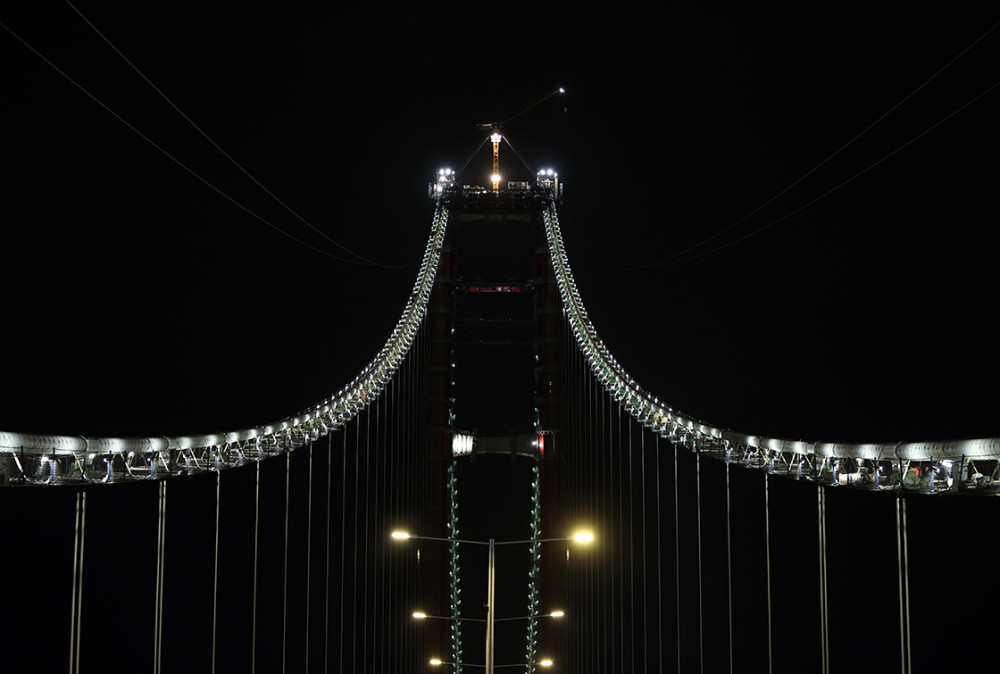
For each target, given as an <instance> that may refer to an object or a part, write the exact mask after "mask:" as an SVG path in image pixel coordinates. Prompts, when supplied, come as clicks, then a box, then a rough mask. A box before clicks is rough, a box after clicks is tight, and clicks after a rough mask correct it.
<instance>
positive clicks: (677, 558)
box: [670, 441, 681, 672]
mask: <svg viewBox="0 0 1000 674" xmlns="http://www.w3.org/2000/svg"><path fill="white" fill-rule="evenodd" d="M670 444H671V446H672V447H673V448H674V577H675V581H676V582H675V590H676V592H677V594H676V599H677V671H678V672H680V671H681V522H680V519H681V511H680V496H679V494H678V491H677V482H678V479H677V471H678V468H679V459H678V456H677V451H678V450H677V442H676V441H672V442H671V443H670Z"/></svg>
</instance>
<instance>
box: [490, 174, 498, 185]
mask: <svg viewBox="0 0 1000 674" xmlns="http://www.w3.org/2000/svg"><path fill="white" fill-rule="evenodd" d="M490 180H492V181H493V182H495V183H498V182H500V174H499V173H494V174H493V175H491V176H490Z"/></svg>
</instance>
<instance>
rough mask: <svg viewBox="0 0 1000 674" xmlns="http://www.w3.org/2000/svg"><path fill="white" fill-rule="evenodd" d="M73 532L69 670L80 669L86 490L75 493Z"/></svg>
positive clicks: (71, 673)
mask: <svg viewBox="0 0 1000 674" xmlns="http://www.w3.org/2000/svg"><path fill="white" fill-rule="evenodd" d="M75 501H76V510H75V514H74V534H73V596H72V599H71V601H70V607H69V616H70V621H69V622H70V628H69V672H70V674H75V673H78V672H79V671H80V622H81V621H80V618H81V617H82V611H81V606H82V604H83V541H84V533H85V530H86V527H85V525H86V514H87V492H85V491H83V490H81V491H78V492H77V493H76V499H75Z"/></svg>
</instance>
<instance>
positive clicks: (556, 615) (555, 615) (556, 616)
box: [549, 611, 566, 618]
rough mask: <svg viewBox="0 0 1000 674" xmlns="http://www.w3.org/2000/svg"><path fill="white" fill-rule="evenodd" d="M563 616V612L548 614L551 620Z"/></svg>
mask: <svg viewBox="0 0 1000 674" xmlns="http://www.w3.org/2000/svg"><path fill="white" fill-rule="evenodd" d="M564 615H566V613H565V611H553V612H552V613H550V614H549V616H551V617H552V618H562V617H563V616H564Z"/></svg>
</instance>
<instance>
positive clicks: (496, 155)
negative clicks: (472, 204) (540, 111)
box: [479, 87, 566, 194]
mask: <svg viewBox="0 0 1000 674" xmlns="http://www.w3.org/2000/svg"><path fill="white" fill-rule="evenodd" d="M564 93H566V90H565V89H563V88H562V87H559V88H558V89H553V90H552V91H550V92H549V93H547V94H545V95H543V96H539V97H538V98H536V99H535V100H533V101H531V102H530V103H528V104H527V105H525V106H524V107H523V108H521V109H520V110H519V111H518V112H517V114H515V115H514V116H513V117H509V118H508V119H506V120H504V121H502V122H493V123H491V124H480V125H479V126H480V128H484V129H485V128H488V129H490V142H492V143H493V173H492V174H491V175H490V180H491V181H492V182H493V194H497V193H498V192H499V191H500V141H501V140H503V134H502V133H501V132H500V128H501V127H502V126H503V125H505V124H508V123H510V122H511V121H513V120H515V119H517V118H518V117H520V116H521V115H523V114H524V113H526V112H528V111H529V110H531V109H532V108H534V107H535V106H536V105H539V104H541V103H544V102H545V101H547V100H548V99H550V98H552V97H553V96H555V95H556V94H564Z"/></svg>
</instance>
